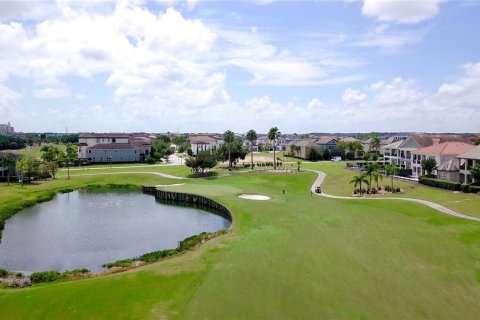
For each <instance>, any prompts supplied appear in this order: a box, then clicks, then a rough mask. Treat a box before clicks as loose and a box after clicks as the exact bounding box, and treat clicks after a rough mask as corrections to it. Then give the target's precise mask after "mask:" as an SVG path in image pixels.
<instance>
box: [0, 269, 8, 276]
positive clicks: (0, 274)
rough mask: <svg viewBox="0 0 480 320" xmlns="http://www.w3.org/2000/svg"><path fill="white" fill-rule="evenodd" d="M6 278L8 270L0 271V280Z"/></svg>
mask: <svg viewBox="0 0 480 320" xmlns="http://www.w3.org/2000/svg"><path fill="white" fill-rule="evenodd" d="M6 276H8V270H5V269H0V278H5V277H6Z"/></svg>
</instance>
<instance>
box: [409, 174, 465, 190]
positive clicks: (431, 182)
mask: <svg viewBox="0 0 480 320" xmlns="http://www.w3.org/2000/svg"><path fill="white" fill-rule="evenodd" d="M418 182H420V183H421V184H424V185H427V186H430V187H436V188H441V189H446V190H452V191H460V190H461V186H462V185H461V184H460V183H459V182H452V181H446V180H437V179H433V178H427V177H420V178H419V179H418Z"/></svg>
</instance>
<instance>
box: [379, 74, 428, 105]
mask: <svg viewBox="0 0 480 320" xmlns="http://www.w3.org/2000/svg"><path fill="white" fill-rule="evenodd" d="M370 88H371V89H373V90H376V92H375V96H374V101H375V104H376V105H378V106H383V107H385V106H404V105H408V104H412V103H419V102H421V101H422V99H424V97H425V94H424V93H422V92H420V91H419V90H417V89H416V88H415V82H414V81H413V80H404V79H402V78H401V77H397V78H394V79H393V80H392V81H391V82H390V83H383V82H379V83H375V84H373V85H371V86H370Z"/></svg>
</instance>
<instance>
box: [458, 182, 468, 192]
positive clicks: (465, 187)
mask: <svg viewBox="0 0 480 320" xmlns="http://www.w3.org/2000/svg"><path fill="white" fill-rule="evenodd" d="M460 190H462V192H465V193H469V192H470V185H469V184H462V185H461V186H460Z"/></svg>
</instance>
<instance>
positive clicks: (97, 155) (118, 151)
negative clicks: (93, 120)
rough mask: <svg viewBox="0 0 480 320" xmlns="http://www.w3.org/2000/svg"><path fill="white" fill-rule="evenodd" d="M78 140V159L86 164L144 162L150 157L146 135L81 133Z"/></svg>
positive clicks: (148, 139)
mask: <svg viewBox="0 0 480 320" xmlns="http://www.w3.org/2000/svg"><path fill="white" fill-rule="evenodd" d="M78 140H79V141H78V158H79V159H85V160H86V161H87V162H88V163H115V162H144V161H145V160H146V158H148V157H149V156H150V150H151V138H150V137H148V135H144V136H141V135H135V134H125V133H82V134H80V135H79V138H78Z"/></svg>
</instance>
